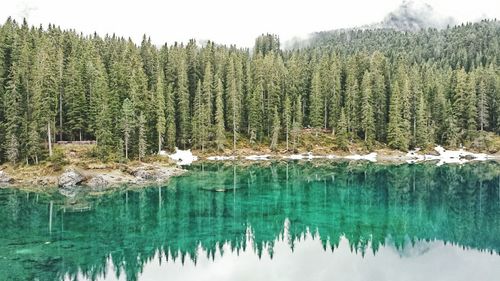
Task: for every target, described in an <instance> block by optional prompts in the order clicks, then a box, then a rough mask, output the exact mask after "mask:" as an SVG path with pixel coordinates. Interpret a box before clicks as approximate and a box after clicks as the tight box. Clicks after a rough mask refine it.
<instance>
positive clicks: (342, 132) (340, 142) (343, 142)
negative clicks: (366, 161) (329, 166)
mask: <svg viewBox="0 0 500 281" xmlns="http://www.w3.org/2000/svg"><path fill="white" fill-rule="evenodd" d="M336 131H337V133H336V134H335V144H336V145H337V147H338V148H339V149H342V150H347V149H348V148H349V139H348V134H347V118H346V116H345V112H344V108H343V107H342V109H341V110H340V118H339V122H337V128H336Z"/></svg>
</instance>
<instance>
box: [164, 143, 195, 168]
mask: <svg viewBox="0 0 500 281" xmlns="http://www.w3.org/2000/svg"><path fill="white" fill-rule="evenodd" d="M168 157H170V159H172V160H174V161H176V162H177V164H178V165H181V166H183V165H191V164H192V163H193V162H194V161H196V160H198V156H195V155H193V153H192V152H191V149H188V150H180V149H178V148H177V147H176V148H175V153H173V154H170V155H168Z"/></svg>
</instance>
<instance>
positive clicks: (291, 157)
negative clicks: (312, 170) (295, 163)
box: [283, 154, 304, 160]
mask: <svg viewBox="0 0 500 281" xmlns="http://www.w3.org/2000/svg"><path fill="white" fill-rule="evenodd" d="M283 159H290V160H302V159H304V155H302V154H292V155H285V156H283Z"/></svg>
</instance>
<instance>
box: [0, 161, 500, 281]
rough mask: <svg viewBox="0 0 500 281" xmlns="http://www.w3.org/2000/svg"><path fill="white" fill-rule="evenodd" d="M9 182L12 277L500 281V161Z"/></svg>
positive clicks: (227, 169)
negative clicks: (141, 183) (145, 182)
mask: <svg viewBox="0 0 500 281" xmlns="http://www.w3.org/2000/svg"><path fill="white" fill-rule="evenodd" d="M190 169H191V171H190V172H189V173H187V174H186V175H185V176H182V177H179V178H176V179H174V180H172V181H171V182H170V183H169V184H168V185H166V186H152V187H150V188H146V189H138V190H122V191H117V192H114V193H111V194H105V195H99V196H97V195H93V194H87V195H81V196H78V197H76V198H66V197H64V196H62V195H61V194H58V193H57V192H56V191H54V192H52V193H48V194H47V193H45V194H42V193H33V192H24V191H19V190H11V189H0V231H1V234H0V280H218V281H220V280H333V279H334V280H500V165H499V164H498V163H476V164H468V165H463V166H458V165H444V166H440V167H436V166H433V165H431V164H422V165H397V166H396V165H377V164H368V163H355V162H350V163H349V162H342V163H321V162H306V163H292V162H289V163H272V164H271V163H268V164H265V165H232V164H230V163H224V164H212V165H207V164H205V165H197V166H192V167H191V168H190Z"/></svg>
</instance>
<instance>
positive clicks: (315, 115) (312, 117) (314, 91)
mask: <svg viewBox="0 0 500 281" xmlns="http://www.w3.org/2000/svg"><path fill="white" fill-rule="evenodd" d="M321 99H322V97H321V77H320V73H319V70H316V71H315V72H314V74H313V78H312V81H311V94H310V97H309V125H310V126H311V127H312V128H316V129H317V128H321V126H322V125H323V112H322V109H323V106H322V102H321Z"/></svg>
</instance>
